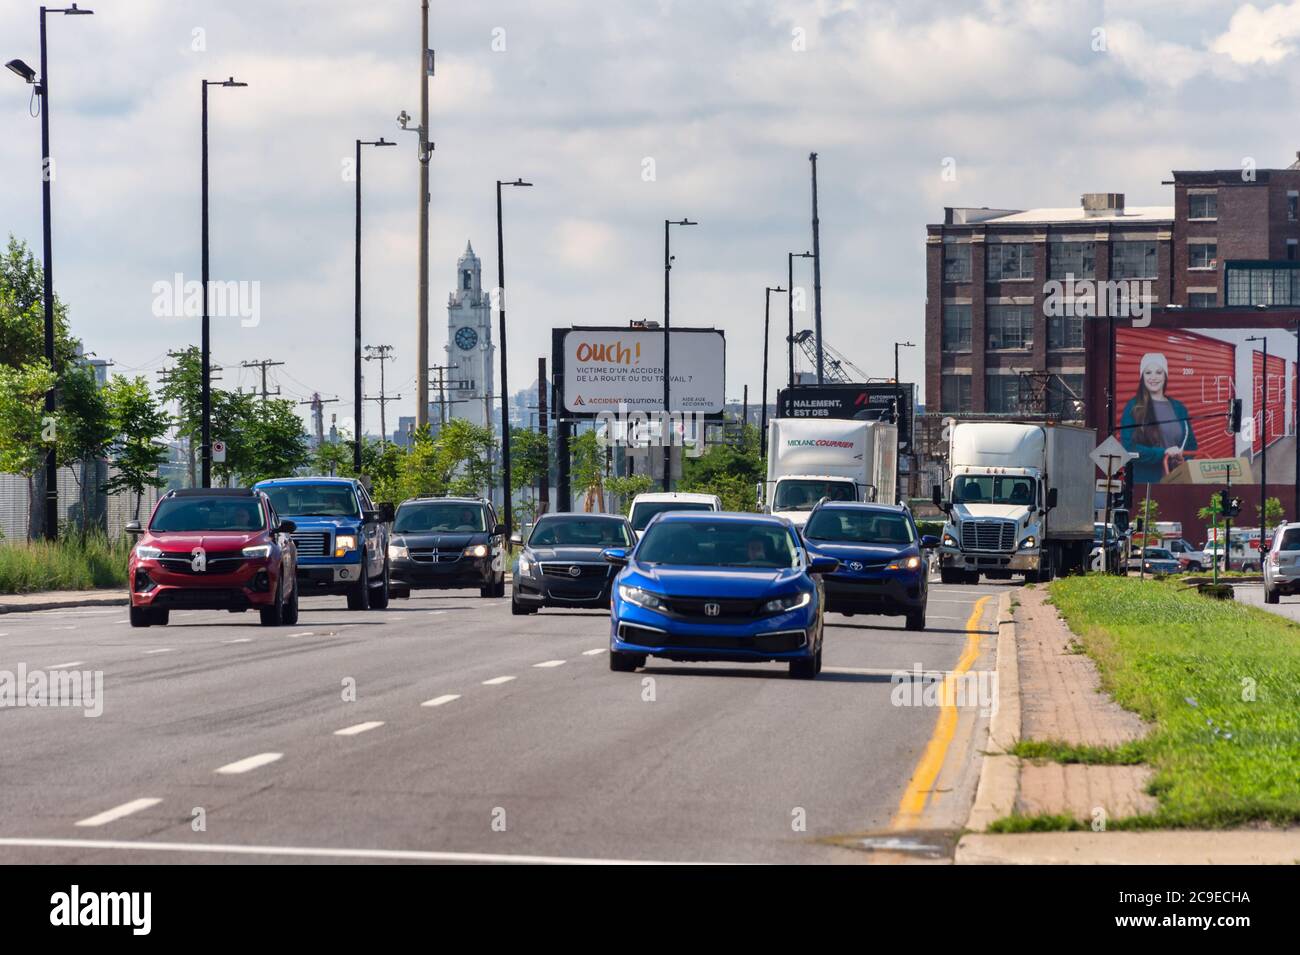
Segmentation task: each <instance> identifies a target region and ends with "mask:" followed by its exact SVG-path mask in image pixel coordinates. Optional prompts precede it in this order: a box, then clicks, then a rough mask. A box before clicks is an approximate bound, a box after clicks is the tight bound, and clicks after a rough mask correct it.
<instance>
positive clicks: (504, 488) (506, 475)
mask: <svg viewBox="0 0 1300 955" xmlns="http://www.w3.org/2000/svg"><path fill="white" fill-rule="evenodd" d="M532 185H533V184H532V183H531V182H524V181H523V180H522V179H519V178H516V179H515V181H514V182H502V181H501V180H500V179H498V180H497V317H498V319H499V321H500V323H501V492H502V493H501V510H502V515H503V516H504V517H505V525H506V537H507V538H509V537H510V534H511V528H512V527H513V521H514V504H513V502H512V500H511V487H510V392H509V385H508V384H507V379H506V372H507V371H508V366H507V364H506V253H505V236H504V230H503V228H502V225H501V187H502V186H519V187H522V188H531V187H532ZM491 410H492V409H491V407H488V408H486V409H485V411H486V412H487V414H485V416H484V418H483V420H484V422H486V423H487V426H488V428H489V429H491V427H492V416H491Z"/></svg>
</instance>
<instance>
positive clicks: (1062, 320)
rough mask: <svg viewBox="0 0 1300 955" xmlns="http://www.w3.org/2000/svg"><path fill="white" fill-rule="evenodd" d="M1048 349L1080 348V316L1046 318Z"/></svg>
mask: <svg viewBox="0 0 1300 955" xmlns="http://www.w3.org/2000/svg"><path fill="white" fill-rule="evenodd" d="M1047 347H1048V348H1082V347H1083V316H1082V315H1049V316H1048V317H1047Z"/></svg>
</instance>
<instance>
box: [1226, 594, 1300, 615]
mask: <svg viewBox="0 0 1300 955" xmlns="http://www.w3.org/2000/svg"><path fill="white" fill-rule="evenodd" d="M1232 591H1233V596H1234V598H1235V599H1237V600H1239V601H1241V602H1242V603H1246V604H1250V605H1251V606H1252V607H1258V608H1259V609H1260V610H1267V611H1268V612H1269V613H1275V614H1277V615H1278V616H1281V617H1287V618H1289V619H1291V620H1294V621H1295V622H1296V623H1300V597H1289V596H1284V597H1282V598H1281V599H1280V600H1279V601H1278V602H1277V603H1275V604H1266V603H1264V585H1263V584H1233V585H1232Z"/></svg>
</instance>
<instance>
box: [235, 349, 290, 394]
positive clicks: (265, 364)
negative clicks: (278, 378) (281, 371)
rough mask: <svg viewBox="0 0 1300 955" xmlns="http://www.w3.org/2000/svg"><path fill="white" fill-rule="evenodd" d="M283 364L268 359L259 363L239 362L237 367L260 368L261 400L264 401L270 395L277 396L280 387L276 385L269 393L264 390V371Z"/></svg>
mask: <svg viewBox="0 0 1300 955" xmlns="http://www.w3.org/2000/svg"><path fill="white" fill-rule="evenodd" d="M283 364H284V362H282V361H272V360H271V359H269V358H263V359H262V360H261V361H241V362H240V363H239V367H240V368H260V369H261V370H262V400H263V401H265V400H266V399H267V397H268V396H270V395H271V394H277V395H278V394H279V393H280V386H279V385H276V386H275V391H274V392H271V391H268V390H267V388H266V369H268V368H275V367H276V366H278V365H283Z"/></svg>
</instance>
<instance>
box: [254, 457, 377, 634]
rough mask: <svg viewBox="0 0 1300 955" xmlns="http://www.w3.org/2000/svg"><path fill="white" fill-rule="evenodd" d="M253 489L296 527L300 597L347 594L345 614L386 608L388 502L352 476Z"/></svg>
mask: <svg viewBox="0 0 1300 955" xmlns="http://www.w3.org/2000/svg"><path fill="white" fill-rule="evenodd" d="M254 486H255V487H256V488H257V489H258V490H260V491H265V492H266V496H267V497H269V498H270V499H271V503H272V505H274V507H275V510H276V512H277V513H278V514H280V515H281V516H282V517H286V518H288V519H289V520H291V521H293V523H294V525H295V529H294V532H293V540H294V543H295V544H296V545H297V547H298V586H299V588H300V590H301V591H302V595H303V596H304V597H310V596H313V595H315V594H346V595H347V598H348V609H349V610H371V609H373V610H382V609H383V608H385V607H387V606H388V596H389V592H388V524H389V523H390V522H391V521H392V519H393V505H392V504H375V503H374V502H373V501H371V499H370V494H369V492H368V491H367V490H366V488H365V485H363V484H362V483H361V482H360V481H358V480H357V479H355V478H344V477H304V478H275V479H273V480H270V481H260V482H258V483H257V484H256V485H254Z"/></svg>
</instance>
